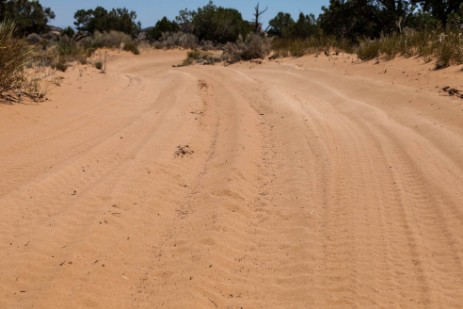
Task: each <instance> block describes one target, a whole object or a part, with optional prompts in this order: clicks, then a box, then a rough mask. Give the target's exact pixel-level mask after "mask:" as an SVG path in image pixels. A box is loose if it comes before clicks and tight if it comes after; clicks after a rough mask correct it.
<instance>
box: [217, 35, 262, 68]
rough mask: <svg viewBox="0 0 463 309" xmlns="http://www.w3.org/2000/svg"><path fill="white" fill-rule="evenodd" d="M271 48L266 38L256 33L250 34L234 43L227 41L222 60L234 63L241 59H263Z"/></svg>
mask: <svg viewBox="0 0 463 309" xmlns="http://www.w3.org/2000/svg"><path fill="white" fill-rule="evenodd" d="M270 50H271V44H270V42H269V40H268V39H266V38H263V37H261V36H259V35H256V34H253V33H252V34H250V35H248V37H247V38H246V40H244V41H243V40H238V41H237V42H236V43H231V42H229V43H227V44H225V46H224V60H225V61H226V62H228V63H235V62H238V61H242V60H252V59H263V58H265V57H266V56H267V55H268V54H269V53H270Z"/></svg>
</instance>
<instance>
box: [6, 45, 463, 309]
mask: <svg viewBox="0 0 463 309" xmlns="http://www.w3.org/2000/svg"><path fill="white" fill-rule="evenodd" d="M183 58H184V53H183V52H179V51H177V52H146V53H144V54H142V55H141V56H139V57H135V56H129V55H125V54H119V55H113V56H112V58H111V59H110V61H109V64H108V72H107V74H99V73H97V72H96V70H95V69H93V68H90V67H88V68H87V69H85V70H84V71H81V70H79V69H77V68H74V69H73V70H71V71H70V72H68V73H66V78H65V79H64V81H63V84H62V85H61V87H58V88H56V89H53V90H52V91H51V93H50V101H48V102H45V103H41V104H38V105H13V106H9V105H0V143H1V147H0V211H1V213H0V278H1V281H2V283H1V285H0V308H335V307H336V308H338V307H342V308H376V307H385V308H421V307H424V308H428V307H429V308H458V307H461V306H462V304H463V100H461V99H457V98H450V97H448V96H446V95H444V93H443V92H441V91H439V89H440V88H441V87H443V86H445V85H450V86H461V85H462V81H463V78H462V77H461V76H460V74H461V73H459V72H457V71H458V68H452V69H448V70H446V71H444V72H430V71H429V67H430V66H428V65H423V64H421V63H420V62H419V61H415V60H396V61H394V62H386V63H380V64H376V65H375V64H373V63H367V64H352V63H351V59H350V57H349V56H339V57H331V58H327V57H324V56H320V57H318V58H316V57H313V56H311V57H305V58H301V59H293V60H282V61H278V62H265V63H263V64H261V65H257V64H249V63H247V64H238V65H232V66H229V67H222V66H190V67H184V68H173V67H172V65H173V64H177V63H180V62H181V60H182V59H183ZM81 75H82V76H81ZM436 87H438V88H436ZM186 145H188V146H189V147H184V148H183V149H184V150H185V151H183V152H182V151H179V149H178V148H177V147H178V146H186Z"/></svg>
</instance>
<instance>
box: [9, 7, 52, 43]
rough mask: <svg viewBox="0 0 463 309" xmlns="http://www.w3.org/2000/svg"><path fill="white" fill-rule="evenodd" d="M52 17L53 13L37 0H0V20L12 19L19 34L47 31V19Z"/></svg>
mask: <svg viewBox="0 0 463 309" xmlns="http://www.w3.org/2000/svg"><path fill="white" fill-rule="evenodd" d="M53 18H55V13H53V11H52V10H51V9H50V8H44V7H42V5H41V4H40V3H39V2H38V1H30V0H0V20H6V19H9V20H13V21H14V22H15V24H16V31H17V33H18V34H19V35H27V34H30V33H44V32H47V31H49V27H48V21H49V20H50V19H53Z"/></svg>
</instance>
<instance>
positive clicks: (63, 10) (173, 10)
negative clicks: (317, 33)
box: [40, 0, 329, 27]
mask: <svg viewBox="0 0 463 309" xmlns="http://www.w3.org/2000/svg"><path fill="white" fill-rule="evenodd" d="M258 1H259V0H255V1H250V0H222V1H220V0H216V1H214V4H216V5H220V6H225V7H233V8H236V9H238V10H239V11H240V12H241V13H242V14H243V18H245V19H249V20H250V19H252V12H253V8H254V7H255V5H256V3H257V2H258ZM207 2H208V0H171V1H160V0H85V1H68V0H40V3H41V4H42V5H43V6H45V7H51V8H52V9H53V11H54V12H55V14H56V18H55V19H54V20H52V21H51V24H52V25H55V26H60V27H64V26H72V25H73V22H74V13H75V11H77V10H78V9H90V8H95V7H96V6H102V7H105V8H106V9H111V8H114V7H126V8H128V9H131V10H134V11H135V12H137V15H138V20H139V21H141V23H142V26H143V27H149V26H153V25H154V24H155V22H156V21H157V20H159V19H161V18H162V17H163V16H167V17H168V18H170V19H173V18H174V17H175V16H177V13H178V11H179V10H181V9H184V8H188V9H196V8H198V7H200V6H203V5H205V4H207ZM328 3H329V0H261V1H260V5H261V7H263V8H265V7H268V11H267V13H265V15H264V16H263V20H264V22H265V23H267V22H268V20H269V19H271V18H273V17H274V16H275V15H276V14H277V13H278V12H280V11H283V12H288V13H291V14H292V15H293V17H294V18H296V17H297V15H298V14H299V12H304V13H314V14H315V15H316V16H318V14H320V11H321V7H322V5H326V4H328Z"/></svg>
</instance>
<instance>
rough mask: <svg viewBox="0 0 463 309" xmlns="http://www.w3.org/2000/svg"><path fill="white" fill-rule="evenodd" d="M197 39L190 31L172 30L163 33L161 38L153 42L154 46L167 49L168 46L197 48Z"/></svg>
mask: <svg viewBox="0 0 463 309" xmlns="http://www.w3.org/2000/svg"><path fill="white" fill-rule="evenodd" d="M198 45H199V44H198V39H197V38H196V36H194V35H193V34H190V33H183V32H174V33H163V34H162V36H161V38H160V39H159V40H158V41H156V42H154V43H153V46H154V48H157V49H168V48H185V49H197V48H198Z"/></svg>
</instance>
